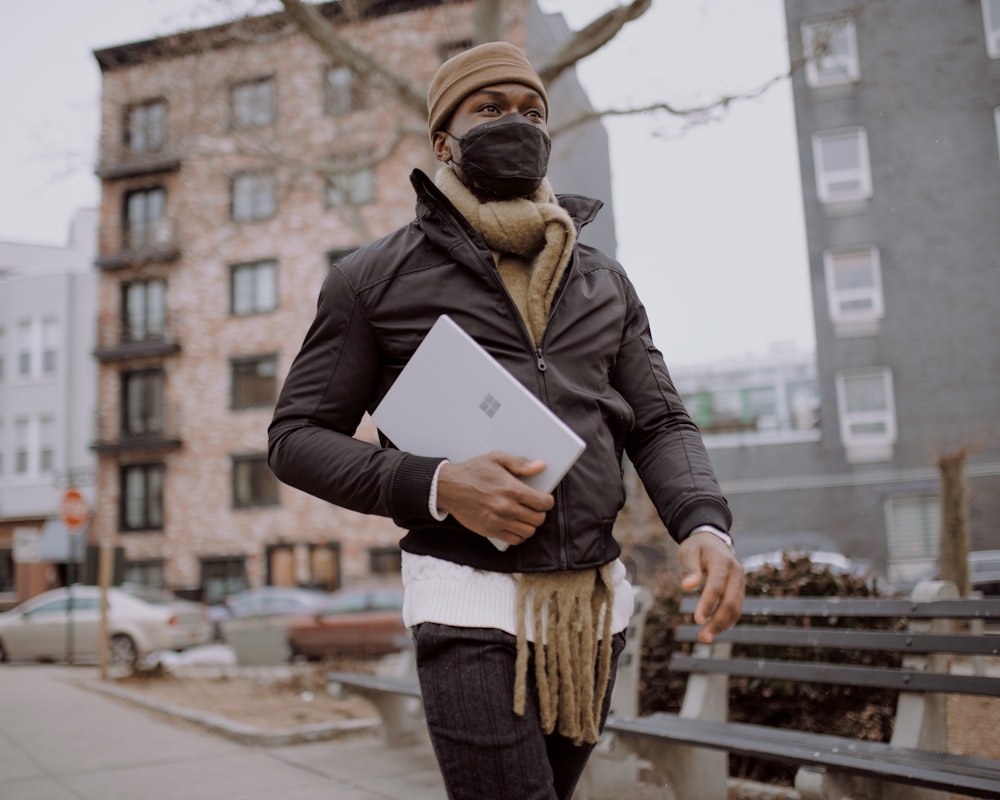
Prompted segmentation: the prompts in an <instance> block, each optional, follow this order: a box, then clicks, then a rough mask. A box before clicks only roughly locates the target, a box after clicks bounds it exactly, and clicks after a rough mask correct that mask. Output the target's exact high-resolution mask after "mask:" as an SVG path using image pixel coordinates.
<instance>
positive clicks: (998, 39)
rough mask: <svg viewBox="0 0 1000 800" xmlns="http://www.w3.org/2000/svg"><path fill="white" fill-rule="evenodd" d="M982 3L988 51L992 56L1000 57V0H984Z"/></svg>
mask: <svg viewBox="0 0 1000 800" xmlns="http://www.w3.org/2000/svg"><path fill="white" fill-rule="evenodd" d="M982 3H983V29H984V30H985V32H986V52H987V53H989V56H990V58H1000V0H982Z"/></svg>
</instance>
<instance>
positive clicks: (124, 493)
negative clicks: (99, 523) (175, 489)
mask: <svg viewBox="0 0 1000 800" xmlns="http://www.w3.org/2000/svg"><path fill="white" fill-rule="evenodd" d="M163 478H164V466H163V464H129V465H127V466H123V467H122V468H121V492H120V497H121V508H120V511H119V513H120V518H121V522H120V528H121V530H124V531H141V530H162V529H163Z"/></svg>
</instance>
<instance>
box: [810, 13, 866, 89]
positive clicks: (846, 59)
mask: <svg viewBox="0 0 1000 800" xmlns="http://www.w3.org/2000/svg"><path fill="white" fill-rule="evenodd" d="M824 28H825V29H827V30H830V31H832V30H834V29H835V28H842V29H843V30H844V32H845V33H846V41H847V51H846V52H845V53H832V52H831V53H828V54H825V55H822V56H818V55H816V54H815V53H814V47H815V44H816V42H817V40H818V39H819V37H818V36H817V34H818V33H819V32H820V30H821V29H824ZM828 40H829V41H833V36H828ZM802 54H803V56H804V57H805V74H806V83H807V84H809V86H811V87H813V88H814V89H819V88H822V87H824V86H841V85H844V84H849V83H856V82H857V81H858V80H859V79H860V78H861V64H860V61H859V55H858V29H857V26H856V25H855V24H854V20H853V19H850V18H833V19H826V20H818V21H816V22H803V23H802ZM826 59H829V60H830V61H831V62H832V63H833V65H834V66H835V67H841V68H842V69H841V73H840V74H833V75H831V74H828V73H826V72H822V71H821V69H820V64H821V62H822V61H824V60H826Z"/></svg>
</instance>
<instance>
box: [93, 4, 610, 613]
mask: <svg viewBox="0 0 1000 800" xmlns="http://www.w3.org/2000/svg"><path fill="white" fill-rule="evenodd" d="M474 5H475V4H474V3H473V2H469V1H468V0H466V1H465V2H447V1H446V0H445V1H439V2H427V1H426V0H423V1H414V2H383V3H374V4H369V5H368V11H367V12H366V14H365V16H364V17H363V18H362V19H359V20H358V19H355V20H347V19H346V18H345V17H344V16H343V15H342V14H341V13H340V10H339V7H338V5H337V4H336V3H328V4H324V5H323V6H320V7H319V8H321V9H322V11H323V13H324V15H325V16H326V17H327V19H328V20H329V22H330V24H332V25H334V26H336V27H337V28H338V31H339V33H340V34H341V35H343V36H345V37H346V38H347V39H348V40H349V41H350V42H351V43H352V44H353V45H355V46H356V47H358V48H360V49H363V50H365V51H367V52H369V53H372V54H374V55H376V56H377V57H378V58H379V60H380V61H381V62H382V63H383V64H384V65H385V66H387V67H388V68H389V69H391V70H393V71H395V72H396V73H398V74H401V75H405V76H406V77H407V78H408V79H409V80H410V81H412V82H413V83H414V85H416V86H419V87H423V86H426V85H427V83H428V82H429V81H430V78H431V76H432V75H433V73H434V71H435V70H436V68H437V67H438V65H439V64H440V63H441V61H442V60H443V59H444V58H446V57H448V56H450V55H452V54H454V53H455V52H457V51H459V50H461V49H463V48H465V47H468V46H469V45H470V44H471V43H472V40H473V35H474V25H475V19H474V16H475V8H474ZM504 15H505V16H504V25H505V28H504V30H505V38H506V39H508V40H509V41H512V42H514V43H515V44H521V45H522V46H524V47H526V48H527V49H528V52H529V54H532V49H537V48H538V47H546V46H551V42H552V40H553V38H555V39H558V37H560V36H564V35H565V34H566V28H565V25H564V23H563V22H562V19H561V17H552V16H551V15H543V14H541V12H540V11H539V10H538V9H537V7H535V6H534V4H533V3H531V2H527V0H521V2H510V3H505V4H504ZM529 29H530V37H529ZM529 39H530V42H529ZM95 56H96V58H97V60H98V62H99V64H100V67H101V71H102V75H103V82H102V108H101V119H102V127H101V142H100V157H99V165H98V175H99V176H100V178H101V183H102V200H101V221H100V231H101V234H100V244H99V257H98V260H97V267H98V270H99V275H100V279H99V291H98V309H99V310H98V333H97V338H98V341H97V347H96V356H97V361H98V408H99V413H98V417H99V419H98V425H97V431H96V441H95V444H94V449H95V450H96V453H97V457H98V467H97V483H96V502H95V509H94V515H93V519H92V523H91V539H92V541H98V540H102V537H107V538H105V539H104V540H105V541H107V540H109V539H110V540H113V541H114V542H115V543H116V545H117V546H119V547H120V548H121V549H122V552H123V557H124V574H125V577H126V578H127V579H129V580H132V581H136V582H139V583H144V584H149V585H156V586H166V587H168V588H171V589H174V590H182V591H184V592H186V593H189V594H190V595H191V596H194V597H199V598H202V599H204V600H206V601H215V600H218V599H219V598H220V597H222V596H223V595H225V594H226V593H228V592H230V591H233V590H236V589H239V588H243V587H244V586H246V585H261V584H273V585H311V586H312V585H315V586H323V587H327V588H330V589H333V588H337V587H339V586H341V585H344V584H347V583H350V582H352V581H356V580H360V579H365V578H368V577H371V576H379V575H384V576H393V575H395V574H397V573H398V565H399V552H398V547H397V540H398V538H399V536H400V531H399V530H398V529H397V528H395V526H394V525H393V524H392V523H391V522H389V521H388V520H384V519H379V518H372V517H365V516H362V515H359V514H355V513H352V512H349V511H345V510H342V509H338V508H335V507H332V506H330V505H328V504H326V503H323V502H321V501H318V500H316V499H315V498H312V497H309V496H307V495H305V494H303V493H301V492H298V491H296V490H294V489H291V488H289V487H287V486H283V485H279V484H278V482H277V481H276V480H275V478H274V476H273V475H272V474H271V472H270V470H269V468H268V466H267V463H266V444H267V439H266V430H267V426H268V423H269V421H270V418H271V413H272V409H273V404H274V401H275V398H276V394H277V391H278V388H279V387H280V385H281V381H282V379H283V377H284V375H285V373H286V372H287V369H288V367H289V365H290V363H291V360H292V358H293V357H294V355H295V353H296V352H297V350H298V347H299V345H300V343H301V341H302V338H303V335H304V333H305V331H306V328H307V326H308V324H309V322H310V321H311V319H312V317H313V314H314V310H315V302H316V296H317V292H318V289H319V287H320V284H321V282H322V280H323V278H324V275H325V273H326V272H327V270H328V269H329V266H330V264H331V263H333V261H334V260H336V259H337V258H338V257H339V256H340V255H342V254H344V253H346V252H349V251H351V250H353V249H354V248H356V247H358V246H359V245H361V244H364V243H365V242H368V241H371V240H372V239H374V238H376V237H378V236H381V235H384V234H385V233H388V232H389V231H390V230H392V229H394V228H396V227H398V226H400V225H402V224H405V223H406V222H408V221H409V220H410V219H411V218H412V214H413V207H414V197H413V192H412V190H411V188H410V186H409V182H408V175H409V173H410V171H411V170H412V169H413V168H415V167H418V168H421V169H424V170H425V171H431V170H433V164H434V162H433V160H432V155H431V152H430V148H429V146H428V141H427V136H426V129H425V127H424V122H423V120H422V119H420V118H417V117H416V116H415V115H414V114H412V112H408V111H405V110H404V109H402V107H401V106H400V105H398V104H397V103H395V102H394V101H390V100H388V99H387V98H386V96H385V95H382V94H379V93H378V92H376V91H374V90H372V89H370V88H368V87H366V86H365V85H364V83H363V81H361V80H360V79H359V77H358V76H357V75H356V74H355V73H353V72H352V71H351V70H350V69H348V68H346V67H345V66H343V65H339V64H334V63H331V62H330V61H329V59H328V58H327V57H326V56H325V55H323V53H322V52H321V51H320V49H319V48H318V47H317V46H316V45H315V44H314V43H313V42H312V41H311V40H310V39H308V38H307V37H306V36H305V35H303V34H302V33H300V32H298V31H297V29H295V28H294V27H293V26H292V25H290V23H289V22H288V20H287V19H286V18H285V17H284V15H283V14H274V15H270V16H266V17H257V18H251V19H246V20H241V21H238V22H234V23H232V24H228V25H223V26H218V27H213V28H208V29H203V30H200V31H192V32H188V33H183V34H177V35H173V36H167V37H163V38H159V39H155V40H151V41H144V42H137V43H132V44H125V45H121V46H117V47H112V48H108V49H104V50H100V51H98V52H96V53H95ZM536 60H537V61H543V60H544V53H542V54H540V58H538V59H536ZM557 84H558V85H559V86H561V87H563V88H562V89H561V90H560V88H559V86H553V94H552V97H553V106H554V108H553V113H558V105H559V102H560V101H559V100H558V98H559V97H560V96H561V97H564V98H566V100H565V102H566V103H570V104H579V103H585V102H586V98H585V97H583V95H582V92H581V90H580V89H579V85H578V84H576V82H575V78H573V77H572V76H571V75H568V76H564V77H563V78H561V79H560V80H559V81H558V82H557ZM574 136H575V137H576V141H575V144H574V147H573V148H571V151H572V152H573V153H574V155H573V156H572V158H573V159H576V163H580V161H581V160H582V161H585V163H587V164H588V169H587V170H573V169H572V164H566V163H563V164H560V161H559V156H558V149H559V142H558V141H557V142H556V144H555V151H556V152H554V164H553V176H554V177H553V182H554V183H555V185H556V187H557V190H558V191H585V192H587V193H589V194H595V195H597V196H600V197H602V198H605V199H609V196H610V190H609V186H610V171H609V167H608V153H607V140H606V136H605V134H604V131H603V129H602V128H601V126H600V125H599V124H597V125H592V126H585V128H583V129H581V130H580V131H579V132H577V133H576V134H574ZM320 164H323V165H325V166H326V167H327V168H328V170H327V171H326V172H321V171H317V170H316V169H315V167H316V165H320ZM557 175H561V176H565V177H566V178H567V180H566V181H561V182H560V181H557V179H556V177H555V176H557ZM574 180H575V181H577V182H576V183H573V181H574ZM581 182H582V183H583V184H586V183H589V184H590V185H581ZM568 184H569V185H568ZM604 217H605V220H604V221H603V222H602V226H603V227H601V226H599V227H598V228H597V229H596V231H595V232H594V233H592V234H591V235H592V236H597V237H598V239H597V241H593V240H592V243H595V244H599V245H600V246H602V247H603V248H605V249H607V250H609V251H611V252H613V251H614V229H613V223H612V222H611V220H612V216H611V214H610V209H608V210H607V211H606V212H605V215H604ZM358 435H359V436H362V437H367V438H370V439H374V436H375V432H374V429H373V428H372V427H371V426H370V423H369V425H368V426H365V425H363V426H362V429H361V430H360V431H359V433H358Z"/></svg>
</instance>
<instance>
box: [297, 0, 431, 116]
mask: <svg viewBox="0 0 1000 800" xmlns="http://www.w3.org/2000/svg"><path fill="white" fill-rule="evenodd" d="M281 4H282V5H283V6H284V7H285V11H286V12H287V13H288V16H289V17H291V19H292V20H293V21H294V22H295V24H296V25H298V26H299V28H300V29H301V30H302V32H303V33H305V34H306V35H307V36H309V37H310V38H311V39H312V40H313V41H314V42H315V43H316V44H317V45H319V47H320V49H322V50H323V52H324V53H326V55H328V56H329V57H330V58H331V59H333V60H335V61H337V62H338V63H340V64H343V65H345V66H347V67H350V68H351V69H352V70H353V71H354V72H355V73H356V74H358V75H363V76H364V77H365V78H366V79H367V80H368V81H369V82H370V83H371V84H372V85H373V86H375V87H376V88H378V89H381V90H382V91H384V92H386V93H387V94H389V95H391V96H392V97H394V98H396V99H397V100H398V101H399V102H400V103H402V104H403V105H404V106H405V107H407V108H409V109H410V110H411V111H413V112H414V113H416V114H419V115H421V116H424V115H426V114H427V98H426V95H425V94H424V92H422V91H420V90H419V89H418V88H417V87H416V86H414V85H413V84H412V83H410V81H408V80H406V78H404V77H402V76H401V75H397V74H396V73H394V72H393V71H392V70H390V69H387V68H386V67H384V66H382V65H381V64H379V63H378V61H376V60H375V59H373V58H372V57H371V56H369V55H368V54H367V53H364V52H362V51H361V50H358V49H357V48H355V47H352V46H351V45H350V44H348V43H347V42H346V41H345V40H344V39H343V38H341V37H340V36H338V35H337V34H336V33H335V32H334V30H333V26H332V25H330V24H329V23H328V22H327V21H326V20H325V19H323V16H322V15H321V14H320V13H319V11H317V10H316V9H315V8H314V7H312V6H310V5H306V4H305V3H303V2H301V0H281Z"/></svg>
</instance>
